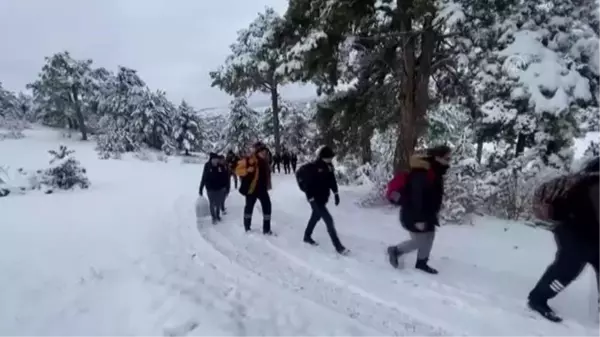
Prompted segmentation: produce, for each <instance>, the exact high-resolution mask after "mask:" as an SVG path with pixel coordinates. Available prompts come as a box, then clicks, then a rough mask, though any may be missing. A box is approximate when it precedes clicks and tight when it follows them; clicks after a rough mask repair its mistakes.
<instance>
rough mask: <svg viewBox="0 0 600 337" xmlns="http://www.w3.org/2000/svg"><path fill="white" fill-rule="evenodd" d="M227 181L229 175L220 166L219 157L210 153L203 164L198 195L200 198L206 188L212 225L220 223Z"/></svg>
mask: <svg viewBox="0 0 600 337" xmlns="http://www.w3.org/2000/svg"><path fill="white" fill-rule="evenodd" d="M228 180H229V173H228V172H227V170H226V169H225V168H224V167H223V165H221V160H220V158H219V155H218V154H216V153H211V154H210V155H209V160H208V162H207V163H206V164H204V170H203V171H202V180H200V188H199V190H198V193H199V194H200V196H202V193H203V190H204V188H205V187H206V194H207V197H208V204H209V207H210V215H211V217H212V221H213V224H216V223H217V221H221V207H222V205H223V199H224V198H225V193H226V189H227V181H228Z"/></svg>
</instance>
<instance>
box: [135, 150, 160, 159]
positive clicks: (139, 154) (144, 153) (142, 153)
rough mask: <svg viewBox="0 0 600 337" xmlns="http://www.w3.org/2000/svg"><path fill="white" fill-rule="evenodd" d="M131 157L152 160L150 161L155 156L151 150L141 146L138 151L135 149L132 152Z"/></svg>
mask: <svg viewBox="0 0 600 337" xmlns="http://www.w3.org/2000/svg"><path fill="white" fill-rule="evenodd" d="M133 157H134V158H137V159H139V160H142V161H149V162H152V161H155V160H156V157H155V156H154V154H153V153H152V151H150V150H148V149H146V148H141V149H139V150H138V151H136V152H135V153H134V154H133Z"/></svg>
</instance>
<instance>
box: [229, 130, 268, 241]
mask: <svg viewBox="0 0 600 337" xmlns="http://www.w3.org/2000/svg"><path fill="white" fill-rule="evenodd" d="M252 150H253V151H252V154H250V155H249V156H247V157H245V158H243V159H241V160H240V161H238V163H237V166H236V168H235V174H236V175H237V176H238V177H240V188H239V192H240V193H241V194H242V195H243V196H245V197H246V205H245V206H244V229H245V230H246V232H249V231H250V227H251V225H252V212H253V211H254V205H255V204H256V201H257V200H258V201H259V202H260V206H261V208H262V212H263V234H265V235H272V234H273V232H272V231H271V198H270V197H269V190H270V189H271V166H270V164H269V151H268V149H267V147H266V146H265V145H264V144H263V143H261V142H258V143H256V144H254V145H253V149H252Z"/></svg>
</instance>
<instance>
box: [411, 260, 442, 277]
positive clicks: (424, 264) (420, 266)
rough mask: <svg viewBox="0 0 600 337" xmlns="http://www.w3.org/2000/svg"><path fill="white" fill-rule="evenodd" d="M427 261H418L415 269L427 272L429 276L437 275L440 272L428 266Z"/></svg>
mask: <svg viewBox="0 0 600 337" xmlns="http://www.w3.org/2000/svg"><path fill="white" fill-rule="evenodd" d="M427 261H428V259H422V260H417V264H415V268H416V269H419V270H421V271H424V272H426V273H427V274H433V275H435V274H437V273H438V271H437V270H436V269H434V268H431V267H430V266H429V265H427Z"/></svg>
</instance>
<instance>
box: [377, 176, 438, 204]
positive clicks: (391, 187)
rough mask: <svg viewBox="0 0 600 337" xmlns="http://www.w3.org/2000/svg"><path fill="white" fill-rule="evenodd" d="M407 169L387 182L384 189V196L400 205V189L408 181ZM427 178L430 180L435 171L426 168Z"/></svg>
mask: <svg viewBox="0 0 600 337" xmlns="http://www.w3.org/2000/svg"><path fill="white" fill-rule="evenodd" d="M409 173H410V172H408V171H402V172H400V173H398V174H396V175H395V176H394V178H392V180H390V182H389V183H388V184H387V189H386V191H385V198H386V199H387V200H388V201H389V202H391V203H392V204H394V205H400V204H401V203H402V191H403V190H404V186H405V185H406V182H407V181H408V174H409ZM427 178H428V180H429V181H430V182H433V180H434V179H435V173H434V172H433V170H427Z"/></svg>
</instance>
